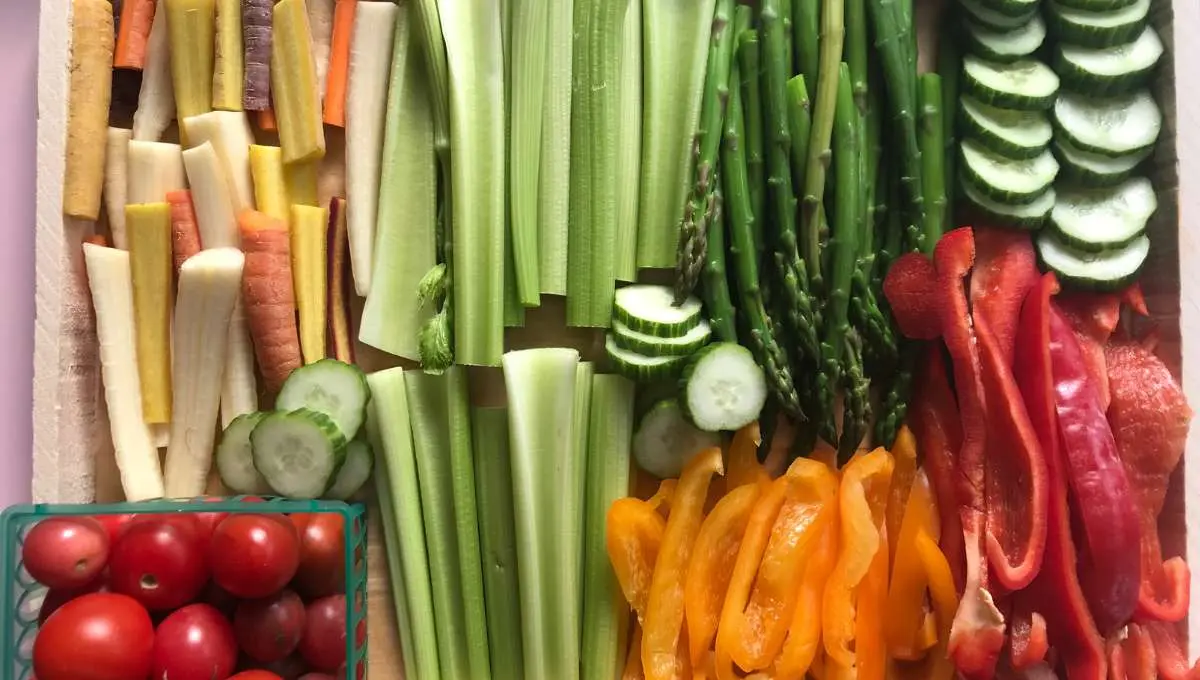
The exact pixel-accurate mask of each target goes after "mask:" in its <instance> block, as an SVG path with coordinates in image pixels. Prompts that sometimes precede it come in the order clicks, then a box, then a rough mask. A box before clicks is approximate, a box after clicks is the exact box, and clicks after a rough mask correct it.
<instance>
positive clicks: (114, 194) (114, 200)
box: [104, 127, 133, 250]
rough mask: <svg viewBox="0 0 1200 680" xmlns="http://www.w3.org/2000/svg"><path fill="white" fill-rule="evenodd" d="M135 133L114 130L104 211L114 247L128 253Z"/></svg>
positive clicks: (106, 157) (106, 169)
mask: <svg viewBox="0 0 1200 680" xmlns="http://www.w3.org/2000/svg"><path fill="white" fill-rule="evenodd" d="M131 139H133V130H126V129H124V128H115V127H110V128H109V129H108V137H107V139H106V145H107V147H108V148H107V149H106V150H105V152H104V209H105V212H106V213H107V214H108V230H109V231H110V232H112V239H113V245H115V246H116V247H118V248H120V249H121V250H128V245H127V242H126V240H125V203H126V198H125V197H126V196H127V195H128V184H127V182H128V179H127V174H126V171H127V168H128V165H129V141H130V140H131Z"/></svg>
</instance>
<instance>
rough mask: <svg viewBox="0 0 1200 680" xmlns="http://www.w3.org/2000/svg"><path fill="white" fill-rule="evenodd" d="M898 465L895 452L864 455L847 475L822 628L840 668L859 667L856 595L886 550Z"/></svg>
mask: <svg viewBox="0 0 1200 680" xmlns="http://www.w3.org/2000/svg"><path fill="white" fill-rule="evenodd" d="M893 466H894V464H893V462H892V456H891V454H890V453H888V452H887V451H886V450H884V449H875V450H874V451H871V452H870V453H860V454H858V455H856V456H855V457H854V458H853V459H851V461H850V462H849V463H848V464H847V465H846V468H845V469H844V470H843V471H842V483H841V487H840V488H839V490H838V512H839V514H838V518H839V520H840V529H841V550H840V552H839V554H838V561H837V566H836V567H834V570H833V574H832V576H831V577H830V579H829V583H828V584H827V585H826V586H825V597H824V602H823V603H822V607H821V614H822V616H821V618H822V623H821V627H822V631H823V633H824V641H825V652H826V653H827V654H829V657H830V658H831V659H832V660H833V661H834V662H835V663H836V664H837V665H839V666H842V667H844V668H848V669H851V670H853V669H855V668H856V667H857V659H856V657H855V652H854V651H853V650H852V648H851V642H852V641H853V640H854V639H855V629H856V626H855V618H856V614H857V611H856V610H857V598H856V594H857V591H858V590H859V585H860V584H861V583H862V581H863V578H864V577H866V575H867V572H868V571H869V570H870V569H871V565H872V563H873V562H874V560H875V556H876V553H877V552H878V551H880V550H883V551H884V552H885V553H886V551H887V537H886V536H885V535H884V534H885V532H886V529H885V524H884V515H885V513H886V509H887V499H888V490H889V488H890V487H891V482H892V469H893ZM885 565H886V563H885Z"/></svg>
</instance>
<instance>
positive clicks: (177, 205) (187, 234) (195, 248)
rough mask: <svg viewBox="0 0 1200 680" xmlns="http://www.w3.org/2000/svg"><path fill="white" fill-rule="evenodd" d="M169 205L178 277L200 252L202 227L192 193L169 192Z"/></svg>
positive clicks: (174, 258) (185, 190)
mask: <svg viewBox="0 0 1200 680" xmlns="http://www.w3.org/2000/svg"><path fill="white" fill-rule="evenodd" d="M167 203H168V204H170V206H171V253H172V256H173V260H174V263H175V275H176V276H178V275H179V268H180V267H182V266H183V263H184V262H186V261H187V259H188V258H189V257H191V256H193V255H195V254H196V253H198V252H200V227H199V225H198V224H197V222H196V207H195V206H194V205H193V204H192V192H191V191H188V190H187V189H180V190H177V191H168V192H167Z"/></svg>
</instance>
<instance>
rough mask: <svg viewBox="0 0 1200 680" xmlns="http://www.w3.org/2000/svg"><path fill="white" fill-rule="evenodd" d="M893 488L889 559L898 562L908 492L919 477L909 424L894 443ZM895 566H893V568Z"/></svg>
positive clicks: (891, 495) (889, 508)
mask: <svg viewBox="0 0 1200 680" xmlns="http://www.w3.org/2000/svg"><path fill="white" fill-rule="evenodd" d="M892 460H893V461H895V468H894V469H893V470H892V490H891V493H890V495H889V497H888V505H887V535H888V559H889V560H891V562H890V563H891V564H892V565H895V564H896V546H897V545H898V544H899V542H900V525H901V524H902V523H903V522H904V513H905V512H906V510H907V509H908V494H909V492H910V490H911V489H912V485H913V481H914V480H915V479H916V477H917V440H916V438H915V437H913V433H912V430H910V429H908V426H907V425H902V426H901V427H900V431H899V432H897V433H896V441H895V443H893V444H892ZM894 568H895V567H894V566H893V569H894Z"/></svg>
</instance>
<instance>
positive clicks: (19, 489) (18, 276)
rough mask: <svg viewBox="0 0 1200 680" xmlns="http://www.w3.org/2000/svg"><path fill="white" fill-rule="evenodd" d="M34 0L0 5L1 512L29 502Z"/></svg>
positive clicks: (35, 10) (30, 478) (35, 7)
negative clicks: (0, 61)
mask: <svg viewBox="0 0 1200 680" xmlns="http://www.w3.org/2000/svg"><path fill="white" fill-rule="evenodd" d="M37 17H38V2H37V0H6V1H0V55H3V58H4V68H0V93H3V94H2V95H0V206H2V207H0V447H2V448H0V461H2V463H0V507H2V506H6V505H9V504H12V503H21V502H26V501H28V500H29V493H30V484H31V480H32V472H31V468H32V458H33V457H32V455H31V453H32V451H33V418H32V413H33V234H34V229H35V225H36V221H35V219H34V202H35V199H34V189H35V177H34V174H35V173H34V168H35V165H34V164H35V163H36V158H35V152H34V150H35V149H36V148H37V144H36V135H37V36H38V25H37Z"/></svg>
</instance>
